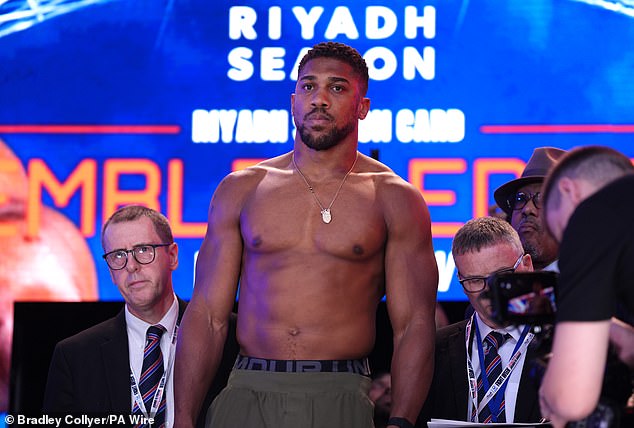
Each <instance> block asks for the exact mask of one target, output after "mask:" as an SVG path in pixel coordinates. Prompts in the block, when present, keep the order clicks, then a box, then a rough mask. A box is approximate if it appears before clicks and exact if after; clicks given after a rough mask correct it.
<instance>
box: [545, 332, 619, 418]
mask: <svg viewBox="0 0 634 428" xmlns="http://www.w3.org/2000/svg"><path fill="white" fill-rule="evenodd" d="M609 330H610V321H609V320H605V321H583V322H581V321H577V322H571V321H566V322H561V323H559V324H557V326H556V328H555V337H554V340H553V349H552V353H553V355H552V358H551V359H550V361H549V363H548V368H547V369H546V374H545V375H544V380H543V382H542V385H541V388H540V394H539V395H540V404H541V411H542V416H544V417H545V418H548V419H549V420H551V422H552V424H553V426H554V427H555V428H558V427H563V426H564V425H565V423H566V421H571V420H579V419H582V418H584V417H586V416H588V415H589V414H590V413H591V412H592V411H593V410H594V408H595V407H596V405H597V403H598V401H599V395H600V393H601V385H602V381H603V372H604V370H605V362H606V356H607V349H608V336H609Z"/></svg>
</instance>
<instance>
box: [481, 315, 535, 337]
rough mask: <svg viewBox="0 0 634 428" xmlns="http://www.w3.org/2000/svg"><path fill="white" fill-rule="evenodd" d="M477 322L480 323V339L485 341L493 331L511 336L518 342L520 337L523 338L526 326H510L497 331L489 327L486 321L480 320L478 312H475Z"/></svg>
mask: <svg viewBox="0 0 634 428" xmlns="http://www.w3.org/2000/svg"><path fill="white" fill-rule="evenodd" d="M474 314H475V316H476V318H477V321H478V330H480V337H481V338H482V339H483V340H484V338H485V337H487V335H488V334H489V333H491V332H492V331H497V332H500V333H502V334H503V335H504V334H507V333H508V334H510V335H511V337H512V338H513V340H514V341H515V342H517V341H518V340H519V339H520V337H521V336H522V331H523V330H524V326H523V325H520V326H516V325H508V326H506V327H504V328H497V329H493V328H491V327H489V326H488V325H487V324H486V323H485V322H484V321H482V319H481V318H480V315H478V313H477V312H474Z"/></svg>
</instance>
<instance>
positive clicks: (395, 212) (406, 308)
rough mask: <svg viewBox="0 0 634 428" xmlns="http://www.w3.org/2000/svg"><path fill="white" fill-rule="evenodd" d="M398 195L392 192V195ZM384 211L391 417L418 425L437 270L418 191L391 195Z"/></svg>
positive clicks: (430, 360)
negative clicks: (390, 337)
mask: <svg viewBox="0 0 634 428" xmlns="http://www.w3.org/2000/svg"><path fill="white" fill-rule="evenodd" d="M395 190H396V191H395ZM389 193H390V195H391V196H390V197H389V198H388V199H389V200H388V205H389V208H387V210H386V222H387V226H388V241H387V248H386V260H385V263H386V299H387V306H388V311H389V315H390V321H391V323H392V327H393V330H394V355H393V357H392V367H391V372H392V412H391V416H395V417H403V418H406V419H407V420H409V421H410V422H412V423H414V422H416V418H417V416H418V413H419V411H420V408H421V406H422V404H423V402H424V400H425V397H426V395H427V392H428V390H429V385H430V383H431V379H432V375H433V369H434V339H435V321H434V313H435V307H436V292H437V289H438V268H437V266H436V259H435V256H434V250H433V247H432V241H431V222H430V218H429V212H428V210H427V206H426V204H425V201H424V200H423V198H422V196H421V195H420V192H418V190H416V189H414V188H413V187H411V186H409V185H408V184H407V185H402V186H398V188H397V189H391V190H390V192H389Z"/></svg>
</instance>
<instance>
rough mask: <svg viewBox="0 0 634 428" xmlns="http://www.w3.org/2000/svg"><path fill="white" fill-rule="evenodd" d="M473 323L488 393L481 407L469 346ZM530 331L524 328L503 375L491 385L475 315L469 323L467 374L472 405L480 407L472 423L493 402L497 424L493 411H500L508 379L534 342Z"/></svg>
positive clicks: (494, 420) (484, 383) (485, 387)
mask: <svg viewBox="0 0 634 428" xmlns="http://www.w3.org/2000/svg"><path fill="white" fill-rule="evenodd" d="M472 322H473V326H474V327H475V332H476V337H477V346H478V357H479V360H480V372H481V373H482V376H481V377H482V382H483V385H484V390H485V391H486V393H485V394H484V397H482V400H481V402H480V405H478V380H477V378H476V376H475V371H474V370H473V366H472V364H471V358H470V357H469V355H470V349H469V348H470V346H469V345H470V338H471V323H472ZM529 330H530V326H526V327H524V330H523V331H522V334H521V336H520V338H519V340H518V341H517V344H516V345H515V349H514V350H513V355H512V356H511V359H510V360H509V362H508V364H507V365H506V367H505V368H504V369H503V370H502V373H500V375H499V376H498V377H497V379H495V381H494V382H493V385H489V380H488V379H487V376H486V374H485V367H484V351H483V349H482V339H481V336H480V330H479V329H478V325H477V321H476V319H475V314H474V315H473V317H472V318H470V319H469V321H468V322H467V326H466V332H465V333H466V334H465V336H466V338H465V339H466V347H467V374H468V377H469V382H468V383H469V392H470V395H471V401H472V405H473V406H474V407H475V406H478V407H477V411H476V412H475V421H472V422H477V421H478V420H477V419H478V414H479V413H480V412H481V411H482V409H484V406H486V405H489V402H491V404H490V405H489V409H491V415H492V417H493V422H497V418H496V416H495V415H496V413H497V412H495V411H493V409H499V407H500V403H501V402H502V400H503V399H504V391H505V390H506V385H507V381H508V378H509V376H510V375H511V372H512V371H513V369H514V368H515V366H517V363H518V361H519V360H520V357H521V356H522V355H523V354H524V352H525V351H526V349H527V348H528V344H529V343H530V342H531V340H533V337H534V335H533V333H529ZM498 392H499V393H498ZM496 394H497V395H496ZM469 413H473V412H472V411H471V409H470V410H469Z"/></svg>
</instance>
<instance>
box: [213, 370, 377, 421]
mask: <svg viewBox="0 0 634 428" xmlns="http://www.w3.org/2000/svg"><path fill="white" fill-rule="evenodd" d="M369 389H370V378H368V377H366V376H362V375H359V374H355V373H347V372H339V373H328V372H325V373H324V372H304V373H285V372H284V373H280V372H270V371H257V370H237V369H234V370H233V371H232V372H231V375H230V376H229V381H228V383H227V386H226V388H225V389H223V390H222V392H220V394H219V395H218V396H217V397H216V399H215V400H214V401H213V403H212V404H211V406H210V407H209V411H208V413H207V421H206V422H207V423H206V426H207V427H211V428H269V427H270V428H373V427H374V422H373V414H374V405H373V404H372V402H371V401H370V399H369V398H368V390H369Z"/></svg>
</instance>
